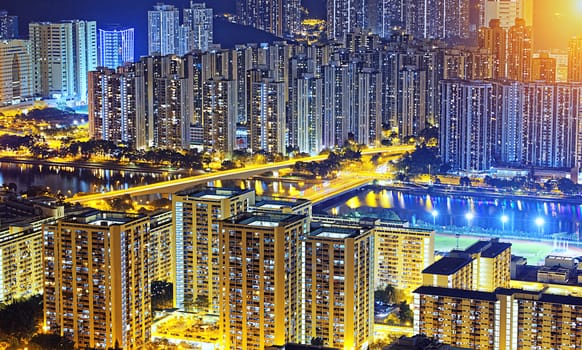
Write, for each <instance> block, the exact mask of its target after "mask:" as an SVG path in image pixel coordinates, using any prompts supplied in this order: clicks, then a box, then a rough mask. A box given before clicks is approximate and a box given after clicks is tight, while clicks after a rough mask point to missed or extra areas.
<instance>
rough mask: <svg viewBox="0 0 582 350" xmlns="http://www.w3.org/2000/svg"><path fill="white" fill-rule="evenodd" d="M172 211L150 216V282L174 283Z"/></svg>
mask: <svg viewBox="0 0 582 350" xmlns="http://www.w3.org/2000/svg"><path fill="white" fill-rule="evenodd" d="M173 233H174V232H173V226H172V211H171V210H167V211H161V212H158V213H154V214H152V215H151V216H150V237H149V250H150V254H149V257H148V270H149V276H150V283H151V282H153V281H163V282H170V283H174V280H173V279H172V278H173V276H174V274H173V273H172V271H174V252H173V251H172V241H173V240H172V236H173Z"/></svg>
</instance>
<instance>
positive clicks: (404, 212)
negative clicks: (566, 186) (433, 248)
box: [314, 186, 582, 240]
mask: <svg viewBox="0 0 582 350" xmlns="http://www.w3.org/2000/svg"><path fill="white" fill-rule="evenodd" d="M314 212H323V213H328V214H335V215H348V216H355V217H358V216H360V217H364V216H369V217H378V218H383V219H401V220H406V221H409V222H410V223H411V224H413V225H418V226H426V227H435V228H436V229H437V230H438V231H443V230H444V228H445V227H446V230H447V231H453V232H454V231H455V230H456V231H458V232H460V233H469V232H474V233H488V234H495V235H500V236H504V235H506V236H525V237H544V238H552V237H555V236H558V235H559V236H560V237H563V238H568V239H571V240H578V239H579V235H580V222H582V203H565V202H558V201H548V200H541V199H536V198H533V197H531V198H527V199H516V198H513V197H507V198H487V197H482V196H480V197H472V196H468V195H459V194H455V195H444V194H417V193H410V192H407V191H406V190H394V189H382V188H379V187H375V186H365V187H363V188H360V189H358V190H356V191H352V192H350V193H347V194H345V195H343V196H340V197H337V198H335V199H332V200H328V201H325V202H323V203H321V204H319V205H317V206H316V207H315V208H314ZM439 228H440V229H439Z"/></svg>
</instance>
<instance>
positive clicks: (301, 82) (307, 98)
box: [287, 75, 323, 154]
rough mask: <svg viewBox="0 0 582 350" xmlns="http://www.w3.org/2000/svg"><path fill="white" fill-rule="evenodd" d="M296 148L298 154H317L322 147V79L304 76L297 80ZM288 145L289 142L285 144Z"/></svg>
mask: <svg viewBox="0 0 582 350" xmlns="http://www.w3.org/2000/svg"><path fill="white" fill-rule="evenodd" d="M296 82H297V90H296V91H297V99H296V107H295V108H296V109H297V121H296V123H297V129H296V130H297V136H296V140H297V147H298V148H299V152H302V153H308V154H319V152H321V150H322V149H323V146H322V130H321V129H322V124H323V123H322V111H323V101H322V99H323V93H322V91H323V86H322V79H321V78H315V77H313V76H309V75H304V76H303V79H297V80H296ZM287 144H289V142H287Z"/></svg>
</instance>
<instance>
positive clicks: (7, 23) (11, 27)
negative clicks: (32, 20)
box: [0, 10, 18, 40]
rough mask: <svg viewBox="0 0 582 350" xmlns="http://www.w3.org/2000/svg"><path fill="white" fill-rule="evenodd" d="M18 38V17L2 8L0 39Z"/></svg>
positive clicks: (0, 11) (0, 12)
mask: <svg viewBox="0 0 582 350" xmlns="http://www.w3.org/2000/svg"><path fill="white" fill-rule="evenodd" d="M17 38H18V17H17V16H9V15H8V11H6V10H0V40H10V39H17Z"/></svg>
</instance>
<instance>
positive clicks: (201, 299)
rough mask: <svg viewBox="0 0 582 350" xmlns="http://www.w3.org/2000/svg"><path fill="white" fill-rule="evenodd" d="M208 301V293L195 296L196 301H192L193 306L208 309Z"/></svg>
mask: <svg viewBox="0 0 582 350" xmlns="http://www.w3.org/2000/svg"><path fill="white" fill-rule="evenodd" d="M209 305H210V302H209V301H208V295H199V296H198V297H196V301H194V306H195V307H196V308H197V309H198V310H204V309H208V306H209Z"/></svg>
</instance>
